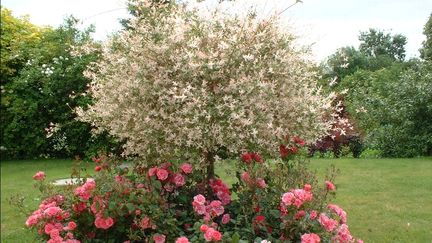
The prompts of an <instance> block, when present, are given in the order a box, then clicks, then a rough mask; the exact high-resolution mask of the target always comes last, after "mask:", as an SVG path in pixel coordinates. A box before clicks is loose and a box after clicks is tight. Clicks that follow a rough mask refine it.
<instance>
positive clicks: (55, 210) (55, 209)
mask: <svg viewBox="0 0 432 243" xmlns="http://www.w3.org/2000/svg"><path fill="white" fill-rule="evenodd" d="M62 211H63V210H62V209H61V208H59V207H50V208H47V209H45V211H44V214H47V215H48V216H50V217H54V216H57V215H58V214H61V213H62Z"/></svg>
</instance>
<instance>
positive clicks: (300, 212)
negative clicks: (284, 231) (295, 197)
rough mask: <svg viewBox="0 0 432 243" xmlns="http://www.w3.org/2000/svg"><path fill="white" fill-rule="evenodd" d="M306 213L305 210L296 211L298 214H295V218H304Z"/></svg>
mask: <svg viewBox="0 0 432 243" xmlns="http://www.w3.org/2000/svg"><path fill="white" fill-rule="evenodd" d="M305 215H306V212H305V211H304V210H300V211H298V212H297V213H296V215H295V216H294V218H295V219H301V218H303V216H305Z"/></svg>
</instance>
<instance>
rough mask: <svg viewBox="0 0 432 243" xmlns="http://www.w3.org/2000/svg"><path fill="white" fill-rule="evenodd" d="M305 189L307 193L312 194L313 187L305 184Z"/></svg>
mask: <svg viewBox="0 0 432 243" xmlns="http://www.w3.org/2000/svg"><path fill="white" fill-rule="evenodd" d="M303 189H304V190H305V191H308V192H310V191H311V190H312V186H311V185H310V184H305V185H304V186H303Z"/></svg>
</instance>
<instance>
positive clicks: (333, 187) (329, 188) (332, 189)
mask: <svg viewBox="0 0 432 243" xmlns="http://www.w3.org/2000/svg"><path fill="white" fill-rule="evenodd" d="M325 184H326V187H327V190H329V191H334V190H335V189H336V187H335V185H334V184H333V183H332V182H331V181H326V182H325Z"/></svg>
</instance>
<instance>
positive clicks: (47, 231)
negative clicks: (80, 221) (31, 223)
mask: <svg viewBox="0 0 432 243" xmlns="http://www.w3.org/2000/svg"><path fill="white" fill-rule="evenodd" d="M53 229H57V228H56V227H55V226H54V224H52V223H47V224H46V225H45V227H44V231H45V234H47V235H49V234H50V233H51V231H52V230H53Z"/></svg>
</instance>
